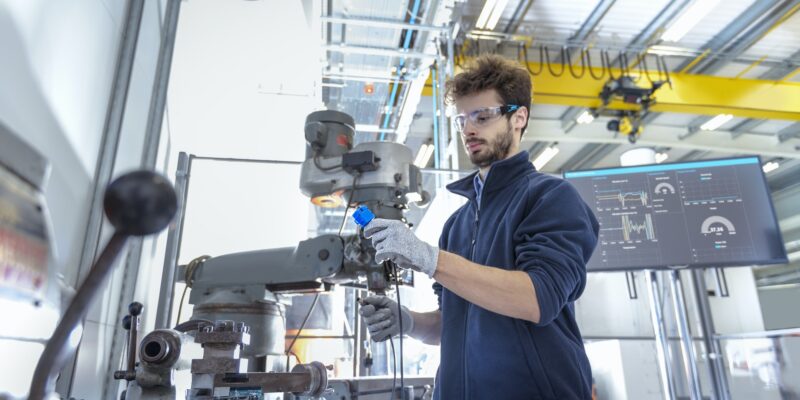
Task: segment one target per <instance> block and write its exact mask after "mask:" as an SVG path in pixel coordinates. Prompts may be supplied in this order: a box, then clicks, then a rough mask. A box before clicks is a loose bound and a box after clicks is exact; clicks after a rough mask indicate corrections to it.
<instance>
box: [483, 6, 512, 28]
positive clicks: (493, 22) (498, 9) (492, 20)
mask: <svg viewBox="0 0 800 400" xmlns="http://www.w3.org/2000/svg"><path fill="white" fill-rule="evenodd" d="M506 4H508V0H498V1H497V5H496V6H495V7H494V11H492V16H491V17H489V22H487V23H486V29H488V30H490V31H491V30H494V27H495V26H497V22H498V21H500V16H501V15H503V10H505V9H506Z"/></svg>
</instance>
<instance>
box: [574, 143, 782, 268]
mask: <svg viewBox="0 0 800 400" xmlns="http://www.w3.org/2000/svg"><path fill="white" fill-rule="evenodd" d="M564 179H566V180H567V181H569V182H570V183H572V185H574V186H575V188H576V189H577V190H578V192H579V193H580V195H581V197H582V198H583V200H584V201H585V202H586V204H588V205H589V206H590V207H591V208H592V210H593V211H594V213H595V215H596V216H597V219H598V221H599V222H600V238H599V241H598V244H597V248H596V249H595V252H594V255H593V256H592V258H591V259H590V260H589V263H588V264H587V269H588V270H589V271H618V270H634V269H642V268H652V269H656V268H669V267H679V266H690V267H725V266H735V265H757V264H777V263H785V262H787V259H786V249H785V248H784V245H783V239H782V237H781V233H780V229H779V228H778V223H777V220H776V218H775V211H774V209H773V206H772V200H771V198H770V194H769V190H768V188H767V185H766V180H765V178H764V174H763V172H762V171H761V162H760V160H759V158H758V157H739V158H729V159H720V160H706V161H693V162H683V163H664V164H654V165H642V166H635V167H619V168H608V169H596V170H585V171H568V172H565V173H564Z"/></svg>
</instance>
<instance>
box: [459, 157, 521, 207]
mask: <svg viewBox="0 0 800 400" xmlns="http://www.w3.org/2000/svg"><path fill="white" fill-rule="evenodd" d="M529 159H530V156H529V155H528V152H527V151H524V150H523V151H520V152H519V153H517V154H515V155H514V156H512V157H510V158H507V159H505V160H500V161H497V162H495V163H494V164H492V168H491V169H490V172H489V174H487V176H486V180H485V181H484V182H483V193H484V194H486V193H489V192H493V191H495V190H499V189H502V188H504V187H506V186H508V185H510V184H511V183H514V181H516V180H517V179H519V178H521V177H522V176H524V175H527V174H528V173H530V172H534V171H536V169H535V168H534V167H533V164H531V162H530V161H529ZM477 174H478V171H475V172H473V173H471V174H469V175H467V176H465V177H463V178H461V179H459V180H457V181H455V182H453V183H450V184H449V185H447V190H449V191H451V192H453V193H455V194H459V195H462V196H464V197H466V198H468V199H470V200H474V199H475V197H476V193H475V185H474V184H473V181H474V179H475V175H477Z"/></svg>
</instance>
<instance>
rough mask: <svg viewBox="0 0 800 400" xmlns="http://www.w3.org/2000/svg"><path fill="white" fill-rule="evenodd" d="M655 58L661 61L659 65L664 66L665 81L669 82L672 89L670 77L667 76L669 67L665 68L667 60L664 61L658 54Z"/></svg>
mask: <svg viewBox="0 0 800 400" xmlns="http://www.w3.org/2000/svg"><path fill="white" fill-rule="evenodd" d="M656 60H658V61H660V62H661V65H662V66H663V68H664V75H665V76H666V77H667V83H668V84H669V88H670V89H672V79H670V78H669V68H667V62H666V61H664V57H661V56H659V55H656ZM659 77H660V75H659Z"/></svg>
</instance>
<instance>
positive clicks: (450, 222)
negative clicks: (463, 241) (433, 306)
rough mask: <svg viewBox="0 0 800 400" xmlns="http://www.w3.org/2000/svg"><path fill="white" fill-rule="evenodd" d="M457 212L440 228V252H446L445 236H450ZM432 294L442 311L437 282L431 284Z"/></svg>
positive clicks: (440, 291)
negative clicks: (434, 295)
mask: <svg viewBox="0 0 800 400" xmlns="http://www.w3.org/2000/svg"><path fill="white" fill-rule="evenodd" d="M457 213H458V212H455V213H453V215H451V216H450V218H448V219H447V221H446V222H445V223H444V228H442V235H441V236H439V248H440V249H442V250H445V251H446V250H447V249H448V247H447V236H448V235H449V234H450V228H451V227H452V226H453V221H455V216H456V214H457ZM432 287H433V293H435V294H436V301H437V302H438V303H439V309H440V310H441V309H442V284H441V283H439V282H433V285H432Z"/></svg>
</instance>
